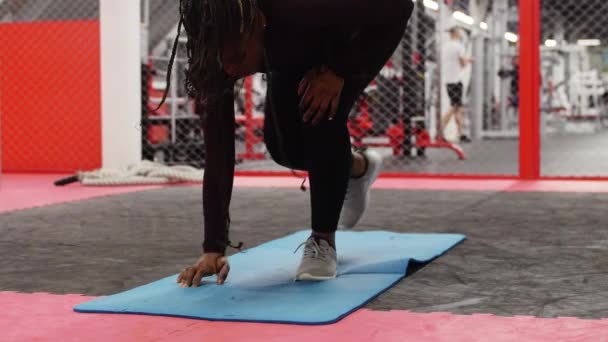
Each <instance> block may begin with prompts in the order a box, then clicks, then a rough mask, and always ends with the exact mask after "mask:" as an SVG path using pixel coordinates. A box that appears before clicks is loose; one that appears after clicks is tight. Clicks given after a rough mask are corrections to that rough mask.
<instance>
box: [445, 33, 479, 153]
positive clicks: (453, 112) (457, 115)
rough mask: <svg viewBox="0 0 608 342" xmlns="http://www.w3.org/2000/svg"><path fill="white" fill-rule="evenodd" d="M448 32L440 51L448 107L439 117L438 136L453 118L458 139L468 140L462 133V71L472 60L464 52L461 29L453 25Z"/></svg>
mask: <svg viewBox="0 0 608 342" xmlns="http://www.w3.org/2000/svg"><path fill="white" fill-rule="evenodd" d="M448 32H449V40H448V41H447V42H446V43H445V44H444V45H443V51H442V62H443V67H442V72H441V78H442V81H443V83H446V84H447V91H448V96H449V98H450V109H449V110H448V111H447V113H445V114H444V115H443V116H442V118H441V130H440V138H442V139H443V138H444V130H445V127H446V126H447V125H448V123H449V122H450V120H452V118H454V119H455V120H456V129H457V130H458V136H459V137H460V141H461V142H470V141H471V139H470V138H469V137H468V136H466V135H465V134H464V107H463V97H464V86H463V84H462V72H463V70H464V68H465V67H466V66H467V65H468V64H470V63H471V62H472V59H471V58H469V57H467V55H466V54H465V48H464V45H463V43H462V33H461V29H460V28H459V27H457V26H454V27H452V28H450V29H449V31H448Z"/></svg>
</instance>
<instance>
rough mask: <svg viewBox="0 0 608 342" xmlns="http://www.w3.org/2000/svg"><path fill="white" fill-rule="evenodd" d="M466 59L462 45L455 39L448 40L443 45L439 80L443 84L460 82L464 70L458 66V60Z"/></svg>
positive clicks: (460, 65)
mask: <svg viewBox="0 0 608 342" xmlns="http://www.w3.org/2000/svg"><path fill="white" fill-rule="evenodd" d="M461 58H466V55H465V50H464V45H463V44H462V43H461V42H460V41H458V40H455V39H451V38H448V40H447V41H446V42H445V44H443V51H442V56H441V60H442V62H443V63H442V68H441V78H442V79H443V82H444V83H447V84H451V83H459V82H462V72H463V71H464V68H463V67H462V64H460V59H461Z"/></svg>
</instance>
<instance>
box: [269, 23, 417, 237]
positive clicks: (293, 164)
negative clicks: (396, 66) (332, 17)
mask: <svg viewBox="0 0 608 342" xmlns="http://www.w3.org/2000/svg"><path fill="white" fill-rule="evenodd" d="M406 22H407V20H404V22H403V24H400V25H397V26H393V27H382V28H377V29H374V30H365V31H361V32H359V33H358V34H357V35H356V38H354V40H353V41H351V46H350V47H351V48H352V49H353V51H354V53H355V54H356V55H355V56H353V55H351V56H347V57H346V58H349V62H348V63H356V64H358V67H357V66H355V67H354V68H353V69H352V70H358V72H357V73H353V74H352V75H348V76H346V77H345V82H344V89H343V90H342V96H341V98H340V104H339V106H338V111H337V114H336V116H335V117H334V119H333V120H331V121H330V120H326V121H324V122H322V123H320V124H319V125H317V126H314V127H313V126H309V125H305V124H303V123H302V113H301V112H300V110H299V103H300V98H299V96H298V94H297V89H298V84H299V82H300V81H301V79H302V77H303V76H304V74H305V73H306V71H308V70H307V69H310V68H292V69H290V70H289V71H280V70H279V71H272V72H271V73H269V74H268V85H269V89H268V96H267V97H266V110H265V112H266V113H265V115H266V117H265V121H264V139H265V142H266V146H267V148H268V151H269V152H270V155H271V156H272V158H273V159H274V160H275V161H276V162H277V163H278V164H280V165H282V166H285V167H288V168H291V169H295V170H303V171H308V174H309V177H310V193H311V194H310V202H311V211H312V229H313V230H314V231H316V232H323V233H330V232H335V231H336V229H337V226H338V220H339V218H340V211H341V209H342V205H343V203H344V196H345V195H346V189H347V185H348V180H349V178H350V172H351V166H352V151H351V144H350V136H349V132H348V128H347V120H348V115H349V113H350V111H351V109H352V107H353V105H354V104H355V102H356V101H357V99H358V97H359V96H360V95H361V93H362V92H363V90H364V89H365V87H366V86H367V85H368V84H369V83H370V82H371V81H372V80H373V79H374V77H376V75H377V74H378V73H379V72H380V70H381V69H382V67H383V66H384V64H385V63H386V61H387V60H388V59H389V58H390V57H391V55H392V53H393V52H394V51H395V48H396V47H397V45H398V44H399V41H400V40H401V38H402V36H403V32H404V30H405V25H406ZM356 64H355V65H356ZM311 67H312V66H311ZM297 69H299V70H297Z"/></svg>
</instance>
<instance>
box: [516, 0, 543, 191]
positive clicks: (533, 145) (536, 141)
mask: <svg viewBox="0 0 608 342" xmlns="http://www.w3.org/2000/svg"><path fill="white" fill-rule="evenodd" d="M519 11H520V13H519V33H520V34H519V36H520V53H519V55H520V68H519V73H520V76H519V80H520V87H519V92H520V101H519V106H520V110H519V113H520V114H519V115H520V120H519V122H520V125H519V132H520V133H519V176H520V177H521V178H523V179H538V178H540V134H539V133H540V127H539V126H540V108H539V101H540V70H539V68H540V51H539V50H540V49H539V47H540V20H541V16H540V0H520V1H519Z"/></svg>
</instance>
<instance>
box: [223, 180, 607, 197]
mask: <svg viewBox="0 0 608 342" xmlns="http://www.w3.org/2000/svg"><path fill="white" fill-rule="evenodd" d="M301 183H302V179H301V178H296V177H237V178H236V179H235V183H234V184H235V186H237V187H253V188H294V189H298V188H299V187H300V184H301ZM373 188H374V189H388V190H443V191H504V192H583V193H584V192H593V193H608V181H586V180H540V181H520V180H509V179H488V180H482V179H480V180H474V179H450V178H380V179H378V180H377V181H376V182H375V183H374V186H373Z"/></svg>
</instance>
